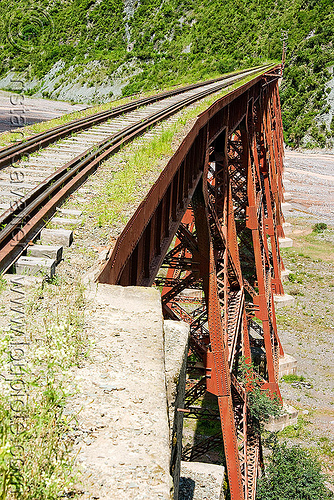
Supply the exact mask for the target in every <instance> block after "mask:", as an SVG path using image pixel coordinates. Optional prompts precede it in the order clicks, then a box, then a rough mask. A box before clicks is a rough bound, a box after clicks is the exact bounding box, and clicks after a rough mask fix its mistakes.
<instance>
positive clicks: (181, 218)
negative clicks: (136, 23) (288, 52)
mask: <svg viewBox="0 0 334 500" xmlns="http://www.w3.org/2000/svg"><path fill="white" fill-rule="evenodd" d="M281 76H282V66H281V65H278V66H276V67H274V68H273V69H271V70H269V71H268V70H266V71H265V72H264V73H263V74H262V75H260V76H257V77H256V78H253V79H252V80H250V81H249V82H248V83H246V84H244V85H243V86H241V87H239V88H237V89H236V90H234V91H232V92H230V93H229V94H227V95H226V96H224V97H222V98H220V99H219V100H218V101H216V102H215V103H214V104H213V105H212V106H211V107H209V108H208V109H207V110H206V111H205V112H203V113H202V114H201V115H200V116H199V117H198V120H197V122H196V124H195V125H194V127H193V129H192V130H191V132H190V133H189V134H188V136H187V137H186V138H185V140H184V141H183V143H182V144H181V146H180V148H179V149H178V151H177V152H176V154H175V155H174V156H173V157H172V158H171V159H170V161H169V163H168V165H167V167H166V168H165V170H164V171H163V172H162V174H161V176H160V177H159V179H158V180H157V182H156V183H155V184H154V186H153V187H152V188H151V190H150V192H149V194H148V195H147V197H146V198H145V199H144V200H143V201H142V203H141V204H140V206H139V207H138V209H137V211H136V213H135V214H134V216H133V217H132V219H131V220H130V221H129V223H128V224H127V226H126V228H125V230H124V231H123V233H122V234H121V236H120V238H119V239H118V241H117V243H116V246H115V248H114V250H113V253H112V255H111V256H110V259H109V261H108V262H107V264H106V266H105V267H104V269H103V270H102V272H101V274H100V276H99V281H100V282H102V283H110V284H119V285H123V286H127V285H137V286H151V285H153V284H154V283H155V284H156V285H158V286H161V287H162V304H163V311H164V315H165V317H166V318H169V319H177V320H182V321H186V322H188V323H189V324H190V331H191V338H190V350H191V352H192V353H193V354H194V355H195V356H196V357H197V359H199V360H200V361H201V363H202V366H203V367H204V370H203V377H202V378H201V379H200V380H199V381H198V383H197V384H196V385H195V386H194V387H192V388H191V389H190V391H189V392H188V394H187V398H186V401H187V404H188V405H189V408H190V405H191V404H192V402H194V401H195V400H196V399H197V398H198V397H199V396H200V395H202V394H204V393H205V391H209V392H210V393H212V394H214V395H216V396H217V397H218V405H219V413H220V421H221V429H222V436H223V446H224V454H225V457H226V466H227V473H228V480H229V487H230V492H231V498H232V500H254V499H255V495H256V481H257V477H258V474H259V471H260V469H261V465H262V453H261V442H260V437H259V435H258V433H257V432H256V429H255V426H254V422H253V421H252V418H251V415H250V411H249V408H248V403H247V391H246V389H245V387H244V385H243V384H242V383H240V382H239V381H238V379H237V373H238V369H239V366H240V363H241V360H242V359H245V360H246V362H249V360H251V358H252V353H254V352H255V350H256V349H257V350H258V351H259V350H260V351H261V353H262V359H261V363H260V365H259V374H260V375H259V376H260V377H261V381H262V387H263V389H269V391H270V392H271V393H272V394H277V395H278V396H279V397H280V391H279V387H278V370H279V358H280V356H282V355H283V350H282V346H281V344H280V340H279V337H278V334H277V326H276V319H275V309H274V302H273V294H282V293H283V287H282V282H281V272H282V270H283V269H284V268H283V263H282V259H281V256H280V250H279V244H278V238H279V237H283V236H284V233H283V228H282V223H283V221H284V219H283V214H282V209H281V202H282V201H283V186H282V171H283V134H282V121H281V110H280V99H279V87H278V81H279V78H280V77H281ZM161 269H162V270H163V271H161ZM254 332H255V333H254ZM191 411H192V410H191V409H189V412H191ZM215 439H216V440H217V437H215V436H214V437H213V438H211V441H214V440H215ZM205 446H206V445H205V444H202V448H203V447H204V448H205ZM208 446H209V444H208ZM197 452H198V450H197ZM190 455H191V454H190ZM192 457H193V458H194V457H196V450H193V452H192Z"/></svg>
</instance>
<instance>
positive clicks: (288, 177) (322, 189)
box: [284, 151, 334, 224]
mask: <svg viewBox="0 0 334 500" xmlns="http://www.w3.org/2000/svg"><path fill="white" fill-rule="evenodd" d="M284 164H285V174H284V183H285V189H286V191H287V192H289V193H291V195H292V200H291V203H292V206H293V208H294V210H293V213H291V214H290V216H292V217H300V216H301V215H304V216H305V217H310V218H312V219H316V221H323V222H327V223H330V224H334V152H333V151H332V152H329V151H323V152H317V153H314V152H313V153H312V152H304V153H300V152H296V151H286V153H285V161H284Z"/></svg>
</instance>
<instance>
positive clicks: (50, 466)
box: [0, 282, 89, 500]
mask: <svg viewBox="0 0 334 500" xmlns="http://www.w3.org/2000/svg"><path fill="white" fill-rule="evenodd" d="M83 292H84V290H83V287H82V286H81V285H75V286H73V285H66V284H65V283H64V284H59V283H58V284H57V285H55V284H53V283H47V282H42V283H41V284H40V285H36V286H35V288H33V289H31V290H30V291H29V294H27V295H25V296H24V301H25V317H24V321H25V323H26V325H25V330H26V331H25V337H24V340H25V341H26V342H27V346H28V347H27V348H26V357H25V359H24V361H23V360H22V361H20V366H21V368H20V370H19V374H18V375H16V374H14V375H13V373H14V372H11V371H10V370H11V368H10V366H9V363H10V360H12V358H11V355H12V347H11V340H10V336H9V334H8V333H5V332H1V337H0V371H1V373H2V375H5V374H6V373H9V375H7V379H6V380H5V377H2V378H1V380H0V389H1V390H0V394H1V395H0V422H1V423H0V500H5V499H6V500H56V499H57V498H60V497H62V498H63V497H66V498H67V497H71V498H75V497H76V493H75V488H74V486H75V484H76V483H77V481H78V477H79V476H78V474H79V472H78V470H77V469H76V468H75V467H74V465H73V457H71V455H70V453H69V452H70V450H71V447H72V443H73V428H74V427H75V424H76V421H75V415H72V416H70V415H69V414H68V412H67V411H66V406H65V405H66V403H67V398H68V397H69V396H71V395H73V394H74V393H75V387H74V384H73V380H72V379H71V375H70V370H71V368H72V367H74V366H81V365H82V361H83V360H84V359H85V358H86V357H87V352H88V347H89V343H88V340H87V337H86V336H85V335H84V333H83V309H84V297H83ZM13 293H15V292H13V291H12V289H10V290H9V292H8V294H9V296H10V297H11V299H13V297H12V296H11V294H12V295H13ZM14 298H15V297H14ZM21 320H22V318H21ZM22 340H23V339H22ZM17 370H18V368H17ZM10 373H12V375H10ZM15 376H16V378H15ZM11 377H12V381H11ZM13 377H14V378H13ZM18 377H19V378H18ZM15 391H19V392H20V394H19V396H20V398H19V399H20V400H19V399H18V398H17V393H15ZM13 398H14V399H13ZM20 401H22V403H20Z"/></svg>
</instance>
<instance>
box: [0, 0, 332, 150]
mask: <svg viewBox="0 0 334 500" xmlns="http://www.w3.org/2000/svg"><path fill="white" fill-rule="evenodd" d="M0 23H1V24H2V26H1V28H2V29H1V30H0V33H1V34H0V46H1V50H2V61H1V65H0V87H1V88H5V89H11V90H19V91H20V90H22V85H21V84H19V83H18V82H15V80H17V78H18V77H17V74H18V73H20V74H21V76H20V77H19V78H20V79H23V80H24V90H25V91H27V92H28V93H30V94H34V95H35V94H36V95H38V96H47V97H50V96H51V97H52V98H58V99H67V100H72V101H74V102H96V101H100V100H109V99H111V98H114V97H117V96H119V95H121V94H125V95H128V94H132V93H136V92H138V91H141V90H146V89H153V88H161V87H164V86H166V85H170V84H176V83H183V82H189V81H195V80H198V79H204V78H207V77H212V76H215V75H218V74H221V73H223V72H227V71H230V70H233V69H235V68H239V67H246V66H252V65H255V64H259V63H262V62H264V61H266V60H280V58H281V54H282V43H283V38H285V39H287V41H288V49H287V66H286V72H285V79H284V82H283V85H282V89H281V93H282V101H283V114H284V126H285V134H286V137H285V139H286V141H287V142H288V143H289V144H290V145H293V146H295V145H297V146H298V145H303V144H304V145H306V144H308V145H309V146H312V145H315V144H318V145H320V146H322V147H324V146H326V145H327V146H331V145H332V144H333V134H334V121H333V120H332V117H333V109H332V108H331V107H330V103H331V102H332V101H331V100H328V98H327V91H326V89H327V87H328V83H327V82H329V81H330V79H331V74H332V65H333V63H334V55H333V29H334V14H333V6H332V1H331V0H319V1H315V0H247V1H246V0H238V1H237V2H236V1H235V0H225V1H224V2H221V1H220V0H201V1H200V2H199V1H198V0H181V1H179V0H164V1H161V0H52V1H49V0H40V2H39V3H38V5H37V4H36V6H32V4H31V3H30V2H29V1H28V0H20V1H17V0H8V2H2V3H1V5H0ZM22 73H24V75H23V76H22Z"/></svg>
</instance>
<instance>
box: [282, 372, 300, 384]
mask: <svg viewBox="0 0 334 500" xmlns="http://www.w3.org/2000/svg"><path fill="white" fill-rule="evenodd" d="M282 379H283V380H284V382H287V383H288V384H292V383H293V382H305V378H304V377H303V375H296V374H295V373H290V375H283V377H282Z"/></svg>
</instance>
